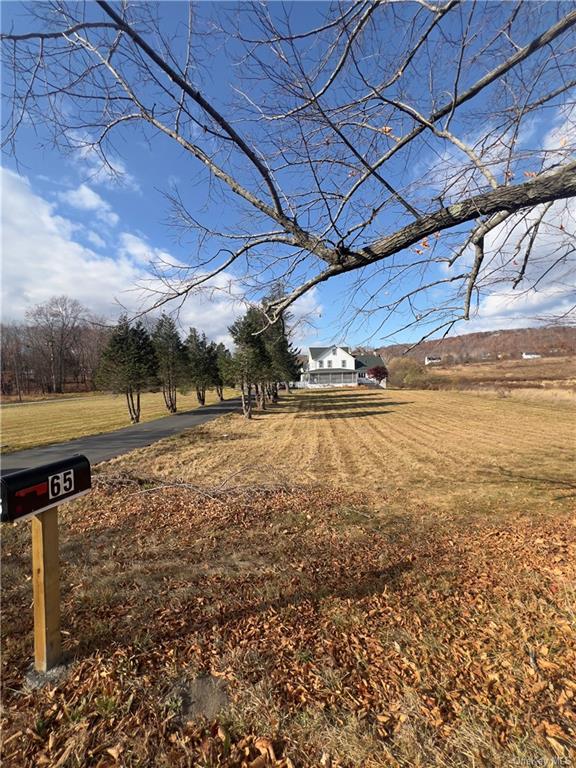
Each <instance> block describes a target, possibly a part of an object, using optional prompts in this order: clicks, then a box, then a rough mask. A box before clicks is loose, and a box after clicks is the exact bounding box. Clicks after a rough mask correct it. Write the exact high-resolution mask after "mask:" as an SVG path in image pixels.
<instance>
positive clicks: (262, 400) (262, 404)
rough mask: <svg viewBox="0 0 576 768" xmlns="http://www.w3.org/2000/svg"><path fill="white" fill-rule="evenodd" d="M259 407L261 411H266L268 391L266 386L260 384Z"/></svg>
mask: <svg viewBox="0 0 576 768" xmlns="http://www.w3.org/2000/svg"><path fill="white" fill-rule="evenodd" d="M258 407H259V408H260V410H261V411H265V410H266V389H265V388H264V384H260V386H259V387H258Z"/></svg>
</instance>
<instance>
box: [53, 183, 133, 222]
mask: <svg viewBox="0 0 576 768" xmlns="http://www.w3.org/2000/svg"><path fill="white" fill-rule="evenodd" d="M58 199H59V200H61V201H62V202H64V203H67V204H68V205H70V206H72V208H77V209H78V210H80V211H94V212H95V214H96V217H97V218H98V219H100V221H102V222H104V223H105V224H109V225H110V226H115V225H116V224H118V222H119V221H120V217H119V216H118V214H117V213H114V211H113V210H112V207H111V206H110V204H109V203H107V202H106V200H104V199H103V198H102V197H100V195H99V194H98V193H97V192H95V191H94V190H93V189H91V188H90V187H89V186H88V185H87V184H80V186H79V187H77V188H76V189H71V190H69V191H68V192H60V193H59V194H58Z"/></svg>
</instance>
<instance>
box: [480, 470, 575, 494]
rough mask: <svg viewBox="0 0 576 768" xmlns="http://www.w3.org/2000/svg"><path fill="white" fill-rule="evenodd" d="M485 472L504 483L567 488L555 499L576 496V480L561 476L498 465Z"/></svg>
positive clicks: (559, 488)
mask: <svg viewBox="0 0 576 768" xmlns="http://www.w3.org/2000/svg"><path fill="white" fill-rule="evenodd" d="M485 474H486V475H487V476H488V477H491V478H495V479H498V481H499V482H501V483H503V484H506V483H507V484H514V485H516V484H517V483H518V482H525V483H532V484H533V485H536V486H539V487H540V488H557V489H558V490H565V491H567V493H565V494H563V495H561V496H556V497H555V499H554V500H555V501H561V500H563V499H572V498H576V481H574V480H566V479H565V478H561V477H554V476H551V475H548V476H546V475H525V474H523V473H521V472H515V471H514V470H511V469H506V468H504V467H498V468H497V469H495V470H489V469H488V470H486V471H485Z"/></svg>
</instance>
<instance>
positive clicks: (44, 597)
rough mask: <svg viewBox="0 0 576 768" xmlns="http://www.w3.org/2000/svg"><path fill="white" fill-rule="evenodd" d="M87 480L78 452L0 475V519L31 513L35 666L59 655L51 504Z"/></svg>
mask: <svg viewBox="0 0 576 768" xmlns="http://www.w3.org/2000/svg"><path fill="white" fill-rule="evenodd" d="M91 485H92V480H91V475H90V462H89V461H88V459H87V458H86V457H85V456H80V455H77V456H72V457H71V458H70V459H64V460H63V461H55V462H53V463H52V464H44V465H42V466H40V467H36V468H35V469H24V470H22V471H21V472H13V473H12V474H9V475H6V476H5V477H2V479H1V486H2V494H1V495H2V511H1V513H0V521H1V522H3V523H9V522H16V521H20V520H25V519H27V518H29V517H32V586H33V593H34V666H35V667H36V670H37V671H38V672H47V671H48V670H49V669H52V667H55V666H56V665H57V664H59V662H60V660H61V658H62V644H61V638H60V558H59V554H58V507H57V505H58V504H60V503H62V502H63V501H70V500H71V499H75V498H77V497H78V496H83V495H84V494H85V493H88V491H89V490H90V488H91Z"/></svg>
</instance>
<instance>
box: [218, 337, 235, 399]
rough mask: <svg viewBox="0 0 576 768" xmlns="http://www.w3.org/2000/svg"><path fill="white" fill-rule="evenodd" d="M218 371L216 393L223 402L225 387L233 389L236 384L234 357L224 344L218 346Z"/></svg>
mask: <svg viewBox="0 0 576 768" xmlns="http://www.w3.org/2000/svg"><path fill="white" fill-rule="evenodd" d="M216 369H217V377H216V393H217V395H218V398H219V399H220V401H222V400H224V387H225V386H230V387H233V386H234V384H235V383H236V382H235V381H234V370H233V366H232V355H231V354H230V351H229V350H228V349H226V347H225V345H224V344H222V343H220V344H217V345H216Z"/></svg>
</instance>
